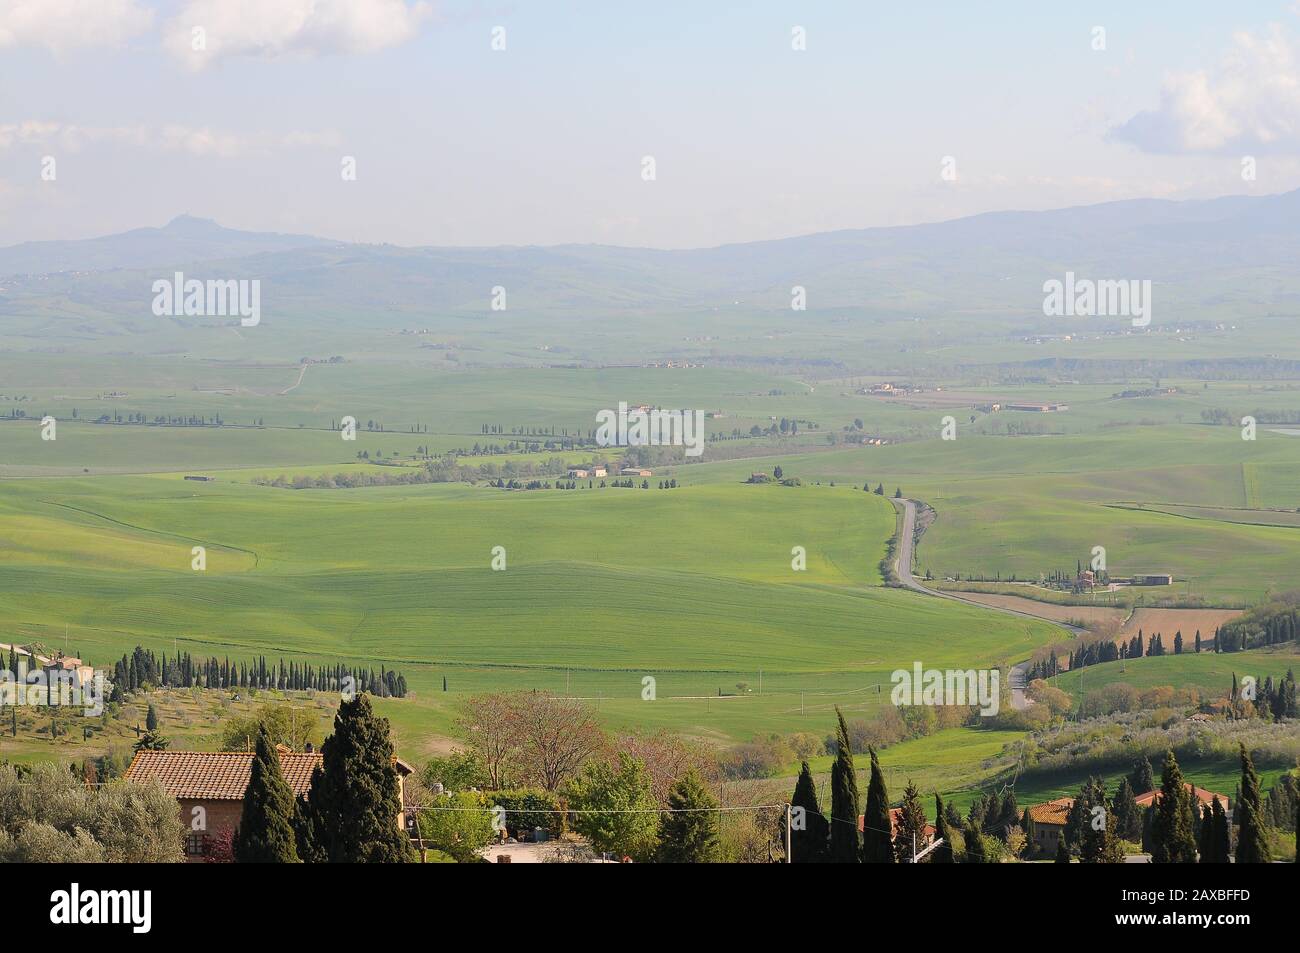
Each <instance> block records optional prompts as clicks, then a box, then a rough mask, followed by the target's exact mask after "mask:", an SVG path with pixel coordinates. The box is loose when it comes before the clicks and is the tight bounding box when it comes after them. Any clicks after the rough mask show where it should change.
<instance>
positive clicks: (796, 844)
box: [790, 761, 830, 864]
mask: <svg viewBox="0 0 1300 953" xmlns="http://www.w3.org/2000/svg"><path fill="white" fill-rule="evenodd" d="M790 806H791V807H792V808H802V809H803V813H802V828H801V829H800V828H795V829H792V830H791V831H790V841H791V843H790V862H791V863H794V864H819V863H823V862H824V861H825V860H826V859H827V854H828V853H829V851H830V844H829V842H828V841H827V838H828V837H829V836H830V831H829V824H828V822H827V820H826V815H825V814H823V813H822V809H821V806H820V805H819V804H818V803H817V786H816V785H815V784H813V777H812V770H811V769H810V768H809V767H808V762H807V761H805V762H803V765H802V766H801V767H800V768H799V780H798V781H796V782H795V785H794V797H792V798H791V799H790Z"/></svg>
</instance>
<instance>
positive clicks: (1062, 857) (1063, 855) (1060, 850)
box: [1056, 837, 1070, 864]
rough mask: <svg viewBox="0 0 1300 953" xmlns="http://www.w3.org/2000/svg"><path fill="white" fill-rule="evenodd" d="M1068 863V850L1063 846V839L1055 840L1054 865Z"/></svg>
mask: <svg viewBox="0 0 1300 953" xmlns="http://www.w3.org/2000/svg"><path fill="white" fill-rule="evenodd" d="M1069 862H1070V849H1069V848H1068V847H1066V846H1065V838H1064V837H1058V838H1057V839H1056V863H1058V864H1068V863H1069Z"/></svg>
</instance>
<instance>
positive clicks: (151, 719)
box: [144, 702, 158, 731]
mask: <svg viewBox="0 0 1300 953" xmlns="http://www.w3.org/2000/svg"><path fill="white" fill-rule="evenodd" d="M144 726H145V728H147V729H149V730H150V731H157V730H158V709H157V708H154V707H153V703H152V702H150V703H149V710H148V711H147V712H145V715H144Z"/></svg>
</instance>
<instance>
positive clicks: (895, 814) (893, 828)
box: [858, 807, 934, 840]
mask: <svg viewBox="0 0 1300 953" xmlns="http://www.w3.org/2000/svg"><path fill="white" fill-rule="evenodd" d="M902 814H903V809H902V808H901V807H891V808H890V809H889V835H890V836H891V837H893V836H895V835H897V834H898V819H899V818H900V817H901V816H902ZM866 824H867V821H866V817H865V816H864V815H862V814H859V815H858V833H859V834H861V833H862V832H863V831H864V830H865V829H866ZM922 836H923V837H925V838H926V839H927V840H932V839H933V838H934V825H933V824H926V825H925V831H924V832H923V834H922Z"/></svg>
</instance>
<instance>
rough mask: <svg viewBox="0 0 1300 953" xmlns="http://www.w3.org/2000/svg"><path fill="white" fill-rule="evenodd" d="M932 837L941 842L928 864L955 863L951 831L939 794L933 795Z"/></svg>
mask: <svg viewBox="0 0 1300 953" xmlns="http://www.w3.org/2000/svg"><path fill="white" fill-rule="evenodd" d="M934 837H935V840H942V841H943V843H941V844H940V845H939V846H938V847H936V848H935V849H934V852H933V853H932V854H931V855H930V857H931V860H930V862H931V863H933V864H952V863H956V861H955V860H954V858H953V854H952V831H951V830H949V828H948V814H947V812H946V811H945V809H944V806H943V798H941V797H940V796H939V792H938V791H936V792H935V794H934Z"/></svg>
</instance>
